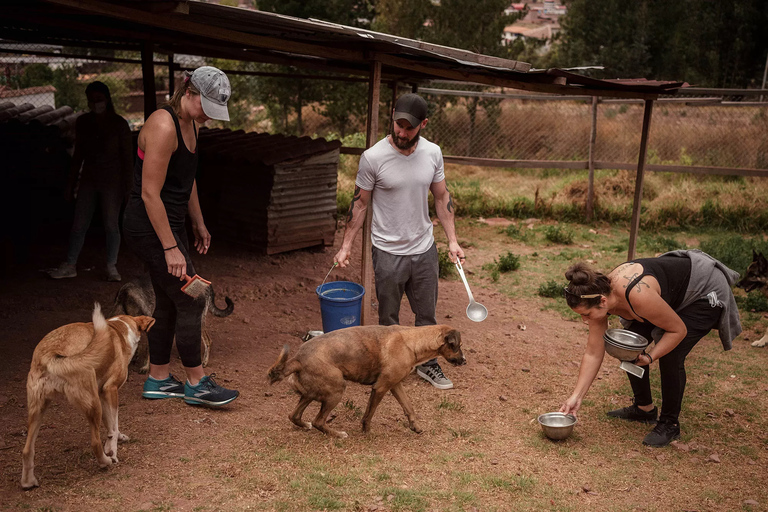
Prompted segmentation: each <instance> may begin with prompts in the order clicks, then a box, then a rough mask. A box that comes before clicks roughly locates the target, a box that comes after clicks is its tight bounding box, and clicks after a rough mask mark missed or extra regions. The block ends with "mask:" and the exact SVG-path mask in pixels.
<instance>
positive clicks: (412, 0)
mask: <svg viewBox="0 0 768 512" xmlns="http://www.w3.org/2000/svg"><path fill="white" fill-rule="evenodd" d="M431 9H432V2H431V1H430V0H377V2H376V17H375V18H374V20H373V26H372V28H373V30H376V31H377V32H384V33H386V34H394V35H398V36H401V37H407V38H408V39H422V38H423V37H424V35H425V33H426V29H427V27H426V26H425V25H426V22H427V19H428V17H429V14H430V12H431Z"/></svg>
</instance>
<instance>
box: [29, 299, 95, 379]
mask: <svg viewBox="0 0 768 512" xmlns="http://www.w3.org/2000/svg"><path fill="white" fill-rule="evenodd" d="M91 319H92V320H93V336H92V337H91V340H90V341H89V342H88V345H86V347H85V348H84V349H83V350H81V351H80V352H78V353H76V354H69V355H67V354H64V353H58V354H53V355H52V357H51V358H50V359H49V360H48V361H43V363H44V364H45V366H46V367H47V369H48V371H49V372H51V373H53V374H56V375H64V374H67V373H69V372H70V371H71V370H72V368H73V367H77V368H81V367H82V364H83V362H86V364H88V365H89V366H95V365H96V364H97V363H98V361H97V360H96V359H97V358H96V356H95V355H94V354H92V352H93V351H92V350H89V349H90V348H91V347H92V346H93V345H94V343H93V342H94V340H96V339H97V338H99V337H102V336H108V335H109V334H108V332H109V326H108V325H107V320H106V318H104V314H103V313H102V312H101V305H100V304H99V303H98V302H96V303H94V305H93V316H92V318H91ZM91 359H94V360H91Z"/></svg>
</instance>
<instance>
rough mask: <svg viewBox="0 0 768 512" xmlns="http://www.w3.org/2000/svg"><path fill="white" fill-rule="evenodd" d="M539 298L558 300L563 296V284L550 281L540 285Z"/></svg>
mask: <svg viewBox="0 0 768 512" xmlns="http://www.w3.org/2000/svg"><path fill="white" fill-rule="evenodd" d="M539 296H541V297H548V298H550V299H557V298H560V297H562V296H563V283H558V282H557V281H555V280H554V279H550V280H549V281H547V282H546V283H542V284H540V285H539Z"/></svg>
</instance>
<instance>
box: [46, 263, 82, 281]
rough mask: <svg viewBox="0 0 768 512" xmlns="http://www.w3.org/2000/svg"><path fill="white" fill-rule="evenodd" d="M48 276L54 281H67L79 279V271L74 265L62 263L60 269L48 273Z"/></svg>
mask: <svg viewBox="0 0 768 512" xmlns="http://www.w3.org/2000/svg"><path fill="white" fill-rule="evenodd" d="M48 275H49V276H51V277H52V278H53V279H66V278H69V277H77V270H76V269H75V266H74V265H70V264H69V263H62V264H61V265H59V268H55V269H53V270H51V271H50V272H48Z"/></svg>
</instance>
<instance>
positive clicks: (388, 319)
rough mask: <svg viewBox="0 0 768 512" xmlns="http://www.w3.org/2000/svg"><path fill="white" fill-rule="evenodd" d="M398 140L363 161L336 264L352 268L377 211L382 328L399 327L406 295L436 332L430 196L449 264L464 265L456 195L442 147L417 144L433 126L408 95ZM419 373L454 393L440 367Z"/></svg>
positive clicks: (375, 253) (374, 229)
mask: <svg viewBox="0 0 768 512" xmlns="http://www.w3.org/2000/svg"><path fill="white" fill-rule="evenodd" d="M393 119H394V124H393V126H392V133H391V134H390V135H387V137H386V138H384V139H382V140H380V141H379V142H378V143H376V144H375V145H374V146H373V147H371V148H369V149H367V150H366V151H365V152H364V153H363V154H362V156H361V157H360V165H359V168H358V171H357V179H356V180H355V194H354V197H353V199H352V204H351V205H350V207H349V213H348V214H347V226H346V230H345V232H344V241H343V242H342V244H341V249H340V250H339V252H338V253H336V256H334V258H333V259H334V262H337V263H339V265H341V266H342V267H346V266H347V264H348V263H349V251H350V249H351V248H352V241H353V240H354V239H355V236H357V233H358V232H359V231H360V229H361V228H362V227H363V223H364V222H365V215H366V211H367V210H368V205H369V204H372V206H373V223H372V225H371V241H372V242H373V249H372V259H373V270H374V277H375V280H376V298H377V300H378V303H379V324H380V325H395V324H399V323H400V301H401V300H402V298H403V292H405V294H406V296H407V297H408V302H409V304H410V305H411V309H412V310H413V312H414V314H415V315H416V322H415V324H416V326H420V325H435V324H436V323H437V321H436V318H435V310H436V308H437V283H438V259H437V246H436V244H435V239H434V237H433V235H432V221H431V220H430V218H429V207H428V196H429V192H430V191H431V192H432V195H433V196H434V198H435V210H436V211H437V217H438V218H439V219H440V223H441V224H442V226H443V230H445V235H446V237H447V238H448V254H449V257H450V259H451V261H453V262H455V261H456V258H459V259H460V260H461V261H462V262H463V260H464V251H463V250H462V249H461V247H460V246H459V243H458V241H457V239H456V228H455V225H454V220H453V217H454V211H453V202H452V200H451V195H450V194H449V192H448V188H447V187H446V184H445V174H444V170H443V154H442V152H441V151H440V147H439V146H438V145H437V144H434V143H432V142H430V141H428V140H426V139H424V138H422V137H420V136H419V132H420V131H421V130H422V129H423V128H424V127H425V126H427V121H428V119H427V102H426V101H425V100H424V98H422V97H421V96H419V95H417V94H404V95H403V96H401V97H400V98H398V100H397V102H396V103H395V108H394V114H393ZM416 373H417V374H418V375H419V376H420V377H421V378H423V379H425V380H426V381H428V382H430V383H431V384H432V385H433V386H435V387H436V388H438V389H451V388H452V387H453V383H452V382H451V381H450V379H448V378H447V377H446V376H445V375H444V374H443V371H442V369H441V368H440V365H439V364H438V363H437V359H432V360H430V361H427V362H426V363H424V364H422V365H419V366H417V367H416Z"/></svg>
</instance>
